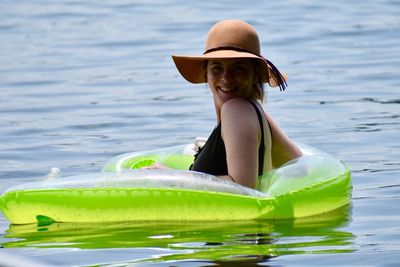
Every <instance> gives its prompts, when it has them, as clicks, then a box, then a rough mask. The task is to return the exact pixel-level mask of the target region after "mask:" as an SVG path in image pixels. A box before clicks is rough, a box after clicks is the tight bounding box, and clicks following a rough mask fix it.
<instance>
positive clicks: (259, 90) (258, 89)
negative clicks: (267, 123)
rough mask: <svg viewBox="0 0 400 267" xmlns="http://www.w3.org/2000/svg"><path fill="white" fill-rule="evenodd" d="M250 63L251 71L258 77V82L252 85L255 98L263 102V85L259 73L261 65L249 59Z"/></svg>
mask: <svg viewBox="0 0 400 267" xmlns="http://www.w3.org/2000/svg"><path fill="white" fill-rule="evenodd" d="M251 62H252V64H253V71H254V73H255V74H257V76H258V81H257V83H255V84H254V86H255V90H256V93H257V94H256V98H257V99H258V100H260V101H261V102H262V101H264V83H263V78H262V73H261V63H260V61H259V60H257V59H251Z"/></svg>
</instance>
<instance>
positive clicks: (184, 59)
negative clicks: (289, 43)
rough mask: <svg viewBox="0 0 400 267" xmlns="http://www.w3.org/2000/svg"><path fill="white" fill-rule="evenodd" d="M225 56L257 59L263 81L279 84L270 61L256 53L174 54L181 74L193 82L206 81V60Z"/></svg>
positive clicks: (284, 75) (284, 76)
mask: <svg viewBox="0 0 400 267" xmlns="http://www.w3.org/2000/svg"><path fill="white" fill-rule="evenodd" d="M225 58H249V59H256V60H258V61H259V62H260V63H261V64H260V66H261V68H262V71H261V73H262V81H263V83H268V84H269V85H270V86H271V87H276V86H279V85H280V83H279V82H278V81H279V78H278V77H276V75H275V74H274V73H275V72H274V71H273V69H272V67H271V66H270V65H269V64H268V62H267V61H266V60H265V59H264V58H262V57H260V56H257V55H255V54H252V53H248V52H240V51H234V50H218V51H213V52H209V53H207V54H204V55H199V56H189V55H173V56H172V59H173V60H174V63H175V66H176V67H177V69H178V70H179V72H180V74H181V75H182V76H183V77H184V78H185V79H186V80H187V81H188V82H191V83H206V82H207V78H206V64H205V62H206V61H207V60H210V59H225ZM280 74H281V75H282V78H283V79H284V80H285V81H286V80H287V79H288V77H287V75H286V74H284V73H282V72H281V73H280Z"/></svg>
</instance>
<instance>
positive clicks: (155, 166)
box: [140, 162, 172, 170]
mask: <svg viewBox="0 0 400 267" xmlns="http://www.w3.org/2000/svg"><path fill="white" fill-rule="evenodd" d="M140 169H141V170H172V168H170V167H168V166H165V165H162V164H160V163H158V162H154V163H153V164H151V165H150V166H144V167H142V168H140Z"/></svg>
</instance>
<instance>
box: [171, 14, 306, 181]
mask: <svg viewBox="0 0 400 267" xmlns="http://www.w3.org/2000/svg"><path fill="white" fill-rule="evenodd" d="M173 60H174V62H175V65H176V67H177V68H178V70H179V72H180V73H181V74H182V76H183V77H184V78H185V79H186V80H188V81H189V82H191V83H208V86H209V87H210V90H211V92H212V96H213V100H214V106H215V111H216V115H217V123H218V124H217V127H216V128H215V129H214V131H213V132H212V134H211V135H210V137H209V138H208V140H207V142H206V144H205V145H204V147H203V148H202V149H200V151H199V152H198V153H197V155H196V157H195V161H194V163H193V165H192V166H191V170H194V171H200V172H205V173H209V174H213V175H217V176H220V177H223V178H226V179H229V180H232V181H234V182H237V183H239V184H242V185H244V186H248V187H251V188H255V187H256V183H257V177H258V176H259V175H261V174H262V173H264V172H267V171H269V170H271V169H272V168H276V167H279V166H280V165H282V164H283V163H285V162H287V161H289V160H291V159H293V158H296V157H299V156H301V152H300V150H299V149H298V148H297V147H296V146H295V145H294V144H293V143H292V142H291V141H290V140H289V139H288V137H287V136H286V135H285V134H284V133H283V131H282V130H281V129H280V128H279V126H278V125H277V124H276V123H275V122H274V121H273V119H272V117H271V116H270V115H269V114H268V113H266V112H265V111H264V110H263V108H262V106H261V105H260V101H262V100H263V97H264V90H263V83H268V84H269V85H270V86H272V87H276V86H279V87H280V88H281V90H284V89H285V87H286V76H285V75H283V74H281V73H280V72H279V70H278V69H277V68H276V67H275V66H274V65H273V64H272V63H271V62H270V61H268V60H267V59H265V58H263V57H262V56H261V54H260V42H259V39H258V35H257V32H256V31H255V29H254V28H253V27H252V26H251V25H249V24H247V23H246V22H244V21H240V20H224V21H221V22H218V23H217V24H215V25H214V26H213V27H212V28H211V29H210V31H209V33H208V37H207V41H206V47H205V52H204V53H203V55H200V56H178V55H175V56H173Z"/></svg>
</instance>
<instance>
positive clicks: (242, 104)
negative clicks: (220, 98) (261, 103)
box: [221, 97, 255, 115]
mask: <svg viewBox="0 0 400 267" xmlns="http://www.w3.org/2000/svg"><path fill="white" fill-rule="evenodd" d="M250 101H251V100H247V99H244V98H239V97H238V98H232V99H229V100H228V101H226V102H225V103H224V104H223V105H222V108H221V113H222V114H224V113H231V114H238V113H240V114H241V115H245V114H248V115H254V112H255V110H254V107H253V105H252V104H251V102H250Z"/></svg>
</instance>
